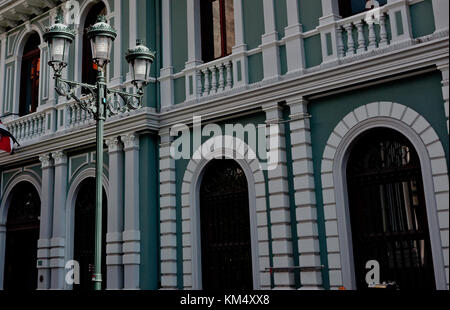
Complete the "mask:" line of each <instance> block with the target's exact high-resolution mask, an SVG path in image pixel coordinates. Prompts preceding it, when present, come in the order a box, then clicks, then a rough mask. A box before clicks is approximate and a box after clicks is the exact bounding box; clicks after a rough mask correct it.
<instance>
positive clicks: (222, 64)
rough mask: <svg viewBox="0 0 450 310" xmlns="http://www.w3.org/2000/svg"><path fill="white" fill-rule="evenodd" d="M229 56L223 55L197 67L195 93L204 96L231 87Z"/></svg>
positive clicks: (231, 73)
mask: <svg viewBox="0 0 450 310" xmlns="http://www.w3.org/2000/svg"><path fill="white" fill-rule="evenodd" d="M232 68H233V65H232V60H231V58H230V57H229V56H228V57H224V58H220V59H217V60H214V61H212V62H209V63H206V64H203V65H201V66H198V67H197V79H199V81H200V83H198V84H197V85H199V86H198V89H197V92H196V93H197V94H198V95H200V96H202V97H206V96H209V95H214V94H218V93H221V92H223V91H226V90H230V89H232V88H233V72H232Z"/></svg>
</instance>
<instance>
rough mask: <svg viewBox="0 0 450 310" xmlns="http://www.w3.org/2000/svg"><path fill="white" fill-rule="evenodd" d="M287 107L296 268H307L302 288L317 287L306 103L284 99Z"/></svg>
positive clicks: (316, 242) (316, 239)
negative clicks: (296, 236) (294, 220)
mask: <svg viewBox="0 0 450 310" xmlns="http://www.w3.org/2000/svg"><path fill="white" fill-rule="evenodd" d="M287 105H288V106H289V108H290V112H291V113H290V119H291V122H290V131H291V132H290V135H291V150H292V151H291V152H292V169H293V171H292V174H293V176H294V191H295V206H296V218H297V234H298V238H299V239H298V250H299V265H300V267H307V268H311V269H308V270H307V271H306V270H305V271H301V272H300V283H301V285H302V289H321V286H322V276H321V272H320V270H319V269H317V270H314V268H315V267H319V266H320V265H321V261H320V247H319V236H318V228H317V209H316V196H315V185H314V171H313V160H312V148H311V131H310V122H309V118H308V113H307V112H308V105H307V102H306V100H304V99H303V98H302V97H300V98H293V99H289V100H287Z"/></svg>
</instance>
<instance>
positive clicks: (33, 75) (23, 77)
mask: <svg viewBox="0 0 450 310" xmlns="http://www.w3.org/2000/svg"><path fill="white" fill-rule="evenodd" d="M40 43H41V42H40V38H39V35H38V34H37V33H36V32H33V34H31V35H30V36H29V37H28V40H27V42H26V43H25V47H24V49H23V54H22V67H21V74H20V101H19V115H20V116H24V115H27V114H30V113H33V112H36V109H37V106H38V102H39V71H40V65H41V62H40V49H39V45H40Z"/></svg>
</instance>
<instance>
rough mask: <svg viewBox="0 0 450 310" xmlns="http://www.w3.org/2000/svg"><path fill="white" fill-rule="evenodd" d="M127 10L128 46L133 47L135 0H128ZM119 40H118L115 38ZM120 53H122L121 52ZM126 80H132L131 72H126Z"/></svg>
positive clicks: (135, 35)
mask: <svg viewBox="0 0 450 310" xmlns="http://www.w3.org/2000/svg"><path fill="white" fill-rule="evenodd" d="M128 10H129V14H130V15H129V31H128V47H129V48H134V47H135V46H136V39H137V38H138V37H137V32H138V24H137V23H138V20H137V10H138V5H137V0H129V1H128ZM117 41H120V40H117ZM121 55H122V53H121ZM126 77H127V82H130V81H131V80H132V76H131V72H127V75H126Z"/></svg>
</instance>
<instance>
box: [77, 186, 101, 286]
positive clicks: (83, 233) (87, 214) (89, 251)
mask: <svg viewBox="0 0 450 310" xmlns="http://www.w3.org/2000/svg"><path fill="white" fill-rule="evenodd" d="M102 202H103V212H102V280H103V281H102V289H105V288H106V229H107V200H106V193H105V191H104V190H103V201H102ZM74 259H75V260H76V261H77V262H78V263H79V264H80V284H79V285H76V284H74V286H73V289H74V290H81V291H87V290H93V289H94V282H93V281H92V275H93V272H94V263H95V178H88V179H86V180H84V181H83V182H82V183H81V185H80V190H79V192H78V195H77V200H76V203H75V231H74Z"/></svg>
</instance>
